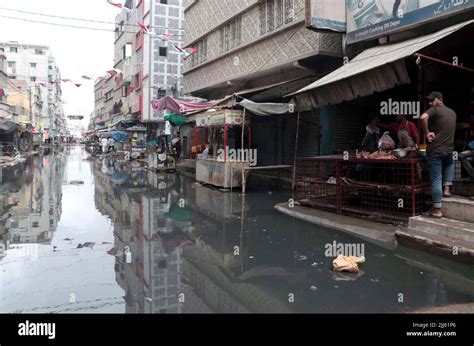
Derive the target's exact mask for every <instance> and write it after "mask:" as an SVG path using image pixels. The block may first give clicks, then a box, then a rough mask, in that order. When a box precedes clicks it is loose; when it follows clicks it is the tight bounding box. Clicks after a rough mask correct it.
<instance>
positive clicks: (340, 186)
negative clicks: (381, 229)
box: [295, 157, 430, 220]
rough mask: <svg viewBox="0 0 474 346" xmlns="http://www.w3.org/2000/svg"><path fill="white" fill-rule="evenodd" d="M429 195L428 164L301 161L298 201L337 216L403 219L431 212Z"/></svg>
mask: <svg viewBox="0 0 474 346" xmlns="http://www.w3.org/2000/svg"><path fill="white" fill-rule="evenodd" d="M429 192H430V183H429V178H428V176H427V173H426V171H425V169H424V160H423V159H407V160H375V159H373V160H372V159H357V158H349V159H348V160H344V159H342V157H337V158H335V157H329V158H328V157H315V158H297V159H296V173H295V198H296V200H297V201H298V202H299V203H300V204H302V205H306V206H311V207H318V208H324V209H329V210H333V211H336V212H337V213H338V214H349V213H350V214H353V213H356V214H363V215H367V216H372V217H377V218H381V219H396V220H400V219H402V220H404V219H407V218H408V217H411V216H415V215H420V214H422V213H424V212H425V211H427V210H428V208H429Z"/></svg>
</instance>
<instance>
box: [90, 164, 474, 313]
mask: <svg viewBox="0 0 474 346" xmlns="http://www.w3.org/2000/svg"><path fill="white" fill-rule="evenodd" d="M94 174H95V176H96V177H97V180H96V181H97V183H96V202H97V204H98V208H99V210H101V211H102V212H103V213H104V214H105V215H107V216H108V217H110V218H111V219H112V220H113V221H114V229H115V244H114V249H113V251H112V254H113V255H114V256H115V261H116V262H115V271H116V280H117V283H118V284H119V285H120V287H122V289H123V290H124V291H125V302H126V312H128V313H206V312H220V313H246V312H264V313H269V312H275V313H290V312H387V311H393V312H395V311H410V310H412V309H415V308H419V307H426V306H440V305H446V304H451V303H463V302H472V301H473V296H474V271H473V270H472V268H468V267H465V266H462V265H457V264H454V263H451V262H448V261H444V260H442V259H438V258H435V257H431V256H428V255H424V254H420V253H418V252H414V251H411V250H408V249H403V248H397V249H396V250H394V249H393V248H387V247H385V248H384V247H380V246H378V245H375V244H371V243H367V242H364V241H362V240H360V239H357V238H354V237H351V236H349V235H345V234H343V233H340V232H334V231H331V230H327V229H318V228H317V227H315V226H313V225H310V224H307V223H304V222H300V221H297V220H293V219H291V218H288V217H286V216H284V215H282V214H279V213H278V212H276V211H275V210H274V209H273V205H275V204H276V203H277V202H281V201H282V200H285V199H288V197H289V196H286V195H285V194H284V193H279V192H273V193H272V194H269V193H268V190H265V191H264V192H256V193H253V194H249V195H247V197H243V196H239V195H238V194H236V193H234V194H231V193H223V192H221V191H219V190H216V189H212V188H208V187H205V186H201V185H199V184H196V183H194V182H193V181H192V180H190V179H188V178H185V177H181V176H179V175H174V174H172V175H169V174H155V173H151V172H147V171H145V170H144V169H142V168H140V167H138V166H136V167H133V168H129V166H128V165H127V164H125V163H123V164H121V163H117V162H114V163H112V162H109V161H107V160H105V161H96V162H95V165H94ZM333 241H337V242H340V243H360V242H362V243H365V248H366V254H367V263H366V264H365V265H364V267H363V270H362V271H361V272H360V273H359V274H341V273H334V272H332V270H331V263H332V258H328V257H325V256H324V253H325V245H326V244H328V243H332V242H333ZM127 246H128V247H130V249H131V253H132V255H131V263H127V261H126V256H125V254H124V253H123V251H124V248H126V247H127ZM453 275H454V276H455V277H456V278H457V279H456V280H452V279H451V278H450V277H452V276H453Z"/></svg>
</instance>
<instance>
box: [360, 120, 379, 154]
mask: <svg viewBox="0 0 474 346" xmlns="http://www.w3.org/2000/svg"><path fill="white" fill-rule="evenodd" d="M379 125H380V118H379V117H378V116H375V117H373V118H372V120H371V122H370V124H369V125H367V127H366V128H365V129H366V131H367V132H366V134H365V137H364V140H363V141H362V144H361V146H360V149H361V150H365V151H368V152H370V153H373V152H374V151H377V150H378V146H379V139H380V128H379Z"/></svg>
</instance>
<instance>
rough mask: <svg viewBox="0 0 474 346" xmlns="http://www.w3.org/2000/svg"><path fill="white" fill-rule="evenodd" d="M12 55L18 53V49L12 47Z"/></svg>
mask: <svg viewBox="0 0 474 346" xmlns="http://www.w3.org/2000/svg"><path fill="white" fill-rule="evenodd" d="M10 53H18V48H17V47H10Z"/></svg>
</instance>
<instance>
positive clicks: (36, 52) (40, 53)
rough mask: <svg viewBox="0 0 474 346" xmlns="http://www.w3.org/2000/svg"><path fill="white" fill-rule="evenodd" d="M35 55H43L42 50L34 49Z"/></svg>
mask: <svg viewBox="0 0 474 346" xmlns="http://www.w3.org/2000/svg"><path fill="white" fill-rule="evenodd" d="M35 54H38V55H43V50H42V49H39V48H36V49H35Z"/></svg>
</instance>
